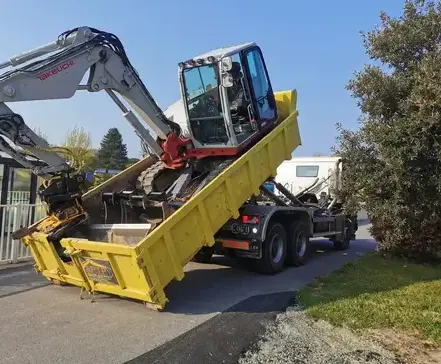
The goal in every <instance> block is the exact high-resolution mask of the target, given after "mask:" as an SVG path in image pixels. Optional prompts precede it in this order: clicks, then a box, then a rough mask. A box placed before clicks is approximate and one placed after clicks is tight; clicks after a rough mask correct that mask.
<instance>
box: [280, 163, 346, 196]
mask: <svg viewBox="0 0 441 364" xmlns="http://www.w3.org/2000/svg"><path fill="white" fill-rule="evenodd" d="M339 161H340V158H339V157H293V158H292V159H291V160H289V161H285V162H283V163H282V164H281V165H280V166H279V167H278V168H277V176H276V178H275V181H276V182H279V183H281V184H282V185H283V186H284V187H285V188H286V189H288V190H289V191H290V192H291V193H292V194H294V195H297V194H299V193H300V192H302V191H304V190H306V189H309V188H311V189H310V191H308V192H309V193H310V194H315V196H316V198H317V201H319V200H321V199H324V198H326V199H329V198H332V197H333V196H332V191H331V190H332V189H333V188H335V187H336V184H337V183H339V177H340V175H341V163H339ZM325 194H326V195H325Z"/></svg>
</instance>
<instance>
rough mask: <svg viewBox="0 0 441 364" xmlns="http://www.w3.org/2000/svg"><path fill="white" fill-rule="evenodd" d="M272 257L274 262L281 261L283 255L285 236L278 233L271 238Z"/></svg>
mask: <svg viewBox="0 0 441 364" xmlns="http://www.w3.org/2000/svg"><path fill="white" fill-rule="evenodd" d="M270 252H271V259H272V261H273V262H274V263H279V262H280V260H281V259H282V255H283V238H282V236H280V235H279V234H276V235H274V236H273V238H272V239H271V244H270Z"/></svg>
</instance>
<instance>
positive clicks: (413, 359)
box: [363, 329, 441, 364]
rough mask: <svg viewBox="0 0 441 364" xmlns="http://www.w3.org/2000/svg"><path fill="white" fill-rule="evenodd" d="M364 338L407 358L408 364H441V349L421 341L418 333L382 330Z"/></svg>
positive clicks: (366, 334) (365, 335) (370, 333)
mask: <svg viewBox="0 0 441 364" xmlns="http://www.w3.org/2000/svg"><path fill="white" fill-rule="evenodd" d="M363 336H364V337H366V338H368V340H371V341H374V342H376V343H378V344H380V345H382V346H384V347H385V348H387V349H388V350H390V351H392V352H394V353H395V354H396V355H397V356H399V357H401V358H405V363H406V364H407V363H409V364H441V349H439V348H437V347H436V345H434V344H433V343H431V342H429V341H423V340H421V339H420V338H419V337H418V334H417V333H412V334H411V333H403V332H398V331H395V330H391V329H381V330H368V331H366V332H365V333H364V335H363Z"/></svg>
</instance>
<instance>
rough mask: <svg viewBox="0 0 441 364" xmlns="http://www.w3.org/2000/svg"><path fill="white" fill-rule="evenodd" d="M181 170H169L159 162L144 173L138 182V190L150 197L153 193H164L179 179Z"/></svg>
mask: <svg viewBox="0 0 441 364" xmlns="http://www.w3.org/2000/svg"><path fill="white" fill-rule="evenodd" d="M179 175H180V170H174V169H169V168H167V166H166V165H165V164H164V162H163V161H161V160H159V161H158V162H156V163H155V164H153V165H152V166H151V167H150V168H147V169H146V170H145V171H144V172H142V173H141V174H140V175H139V177H138V178H137V180H136V188H137V190H139V191H141V192H143V193H145V194H146V195H149V194H150V193H152V192H163V191H165V190H166V189H167V188H168V187H170V186H171V185H172V183H173V182H174V181H175V180H176V179H177V178H178V177H179Z"/></svg>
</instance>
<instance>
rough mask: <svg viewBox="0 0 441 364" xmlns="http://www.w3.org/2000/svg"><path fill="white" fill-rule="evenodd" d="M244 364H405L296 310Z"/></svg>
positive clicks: (280, 318) (271, 329)
mask: <svg viewBox="0 0 441 364" xmlns="http://www.w3.org/2000/svg"><path fill="white" fill-rule="evenodd" d="M239 363H240V364H251V363H253V364H254V363H262V364H263V363H265V364H267V363H293V364H325V363H327V364H359V363H360V364H361V363H371V364H404V363H406V362H405V361H403V359H402V358H401V357H400V356H399V355H397V354H396V353H394V352H392V351H390V350H387V349H385V348H383V347H382V346H381V345H379V344H377V343H375V342H372V341H369V340H367V339H365V338H362V337H360V336H357V335H356V334H354V333H353V332H352V331H350V330H348V329H346V328H336V327H334V326H332V325H331V324H329V323H328V322H326V321H323V320H318V321H315V320H313V319H311V318H309V317H308V316H307V315H306V314H305V313H304V312H302V311H299V310H297V309H296V308H291V309H289V310H288V311H287V312H286V313H283V314H280V315H279V316H278V317H277V319H276V322H275V323H274V324H273V325H271V326H270V327H268V328H267V330H266V332H265V334H264V337H262V338H261V340H260V341H259V342H257V343H256V344H255V345H254V346H253V348H251V349H249V350H248V351H247V352H246V353H244V355H243V356H242V357H241V358H240V359H239Z"/></svg>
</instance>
